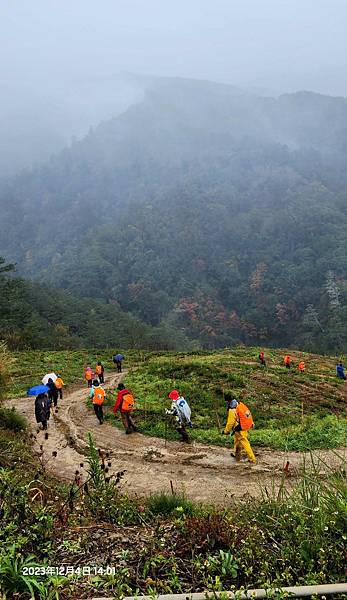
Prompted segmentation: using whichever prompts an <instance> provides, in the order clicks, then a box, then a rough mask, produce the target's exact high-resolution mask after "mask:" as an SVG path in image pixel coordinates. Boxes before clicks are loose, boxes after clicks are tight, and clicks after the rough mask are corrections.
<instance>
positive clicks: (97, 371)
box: [95, 365, 102, 375]
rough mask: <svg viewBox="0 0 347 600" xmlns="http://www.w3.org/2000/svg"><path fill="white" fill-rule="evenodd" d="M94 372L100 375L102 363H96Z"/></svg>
mask: <svg viewBox="0 0 347 600" xmlns="http://www.w3.org/2000/svg"><path fill="white" fill-rule="evenodd" d="M95 372H96V374H97V375H101V373H102V365H96V367H95Z"/></svg>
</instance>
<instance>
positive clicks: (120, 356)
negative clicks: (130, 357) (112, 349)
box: [115, 354, 124, 360]
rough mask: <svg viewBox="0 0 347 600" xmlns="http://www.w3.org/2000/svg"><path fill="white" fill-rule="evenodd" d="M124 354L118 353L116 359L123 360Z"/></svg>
mask: <svg viewBox="0 0 347 600" xmlns="http://www.w3.org/2000/svg"><path fill="white" fill-rule="evenodd" d="M123 358H124V356H123V354H116V356H115V359H116V360H123Z"/></svg>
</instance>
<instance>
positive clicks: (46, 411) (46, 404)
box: [35, 394, 51, 429]
mask: <svg viewBox="0 0 347 600" xmlns="http://www.w3.org/2000/svg"><path fill="white" fill-rule="evenodd" d="M50 409H51V402H50V400H49V398H48V396H47V394H39V395H38V396H36V398H35V418H36V422H37V423H41V424H42V429H47V423H48V421H49V417H50V416H51V410H50Z"/></svg>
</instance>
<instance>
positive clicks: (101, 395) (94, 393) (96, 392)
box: [89, 379, 106, 425]
mask: <svg viewBox="0 0 347 600" xmlns="http://www.w3.org/2000/svg"><path fill="white" fill-rule="evenodd" d="M105 397H106V392H105V390H104V388H102V387H101V385H100V383H99V381H98V380H97V379H94V381H93V385H92V389H91V390H90V392H89V398H90V399H91V400H92V402H93V408H94V412H95V414H96V416H97V419H98V421H99V423H100V425H102V424H103V422H104V412H103V409H102V405H103V404H104V402H105Z"/></svg>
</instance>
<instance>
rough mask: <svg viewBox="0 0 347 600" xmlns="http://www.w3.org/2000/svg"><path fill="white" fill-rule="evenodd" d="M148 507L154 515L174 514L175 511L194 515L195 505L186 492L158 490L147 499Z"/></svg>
mask: <svg viewBox="0 0 347 600" xmlns="http://www.w3.org/2000/svg"><path fill="white" fill-rule="evenodd" d="M147 509H148V511H149V512H150V513H152V514H153V515H172V514H173V513H176V514H180V513H181V514H182V513H184V514H185V515H190V516H191V515H193V514H194V512H195V507H194V504H193V502H191V501H190V500H188V499H187V498H186V496H185V495H184V494H176V493H175V494H168V493H166V492H158V493H157V494H152V495H151V496H150V497H149V498H148V500H147Z"/></svg>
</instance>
